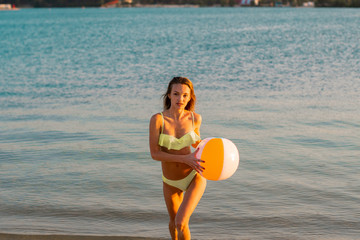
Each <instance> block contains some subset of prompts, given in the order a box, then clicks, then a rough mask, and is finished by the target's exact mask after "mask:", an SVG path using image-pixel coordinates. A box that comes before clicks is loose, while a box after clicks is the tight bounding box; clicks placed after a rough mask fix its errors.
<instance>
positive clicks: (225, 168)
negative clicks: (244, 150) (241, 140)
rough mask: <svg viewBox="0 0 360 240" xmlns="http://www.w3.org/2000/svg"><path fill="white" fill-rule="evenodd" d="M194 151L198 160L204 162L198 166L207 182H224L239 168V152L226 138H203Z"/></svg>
mask: <svg viewBox="0 0 360 240" xmlns="http://www.w3.org/2000/svg"><path fill="white" fill-rule="evenodd" d="M196 149H199V151H198V152H197V153H196V157H197V158H198V159H201V160H204V161H205V162H204V163H201V164H200V165H201V166H202V167H204V168H205V170H204V171H203V172H202V175H203V177H204V178H206V179H208V180H214V181H218V180H224V179H227V178H229V177H231V176H232V175H233V174H234V173H235V171H236V170H237V168H238V166H239V151H238V149H237V148H236V146H235V144H234V143H233V142H232V141H230V140H229V139H226V138H214V137H211V138H205V139H204V140H202V141H201V142H200V143H199V145H198V146H197V148H196Z"/></svg>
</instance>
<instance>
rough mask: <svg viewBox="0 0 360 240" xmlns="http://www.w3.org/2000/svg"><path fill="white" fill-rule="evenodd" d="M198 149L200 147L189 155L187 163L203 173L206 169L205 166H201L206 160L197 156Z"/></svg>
mask: <svg viewBox="0 0 360 240" xmlns="http://www.w3.org/2000/svg"><path fill="white" fill-rule="evenodd" d="M198 151H199V149H196V150H195V151H194V152H193V153H190V154H189V155H187V158H186V161H185V164H187V165H189V166H190V167H191V168H192V169H194V170H195V171H197V172H198V173H200V174H201V173H202V172H203V171H204V170H205V168H204V167H203V166H201V165H200V163H204V162H205V161H204V160H201V159H198V158H197V157H196V154H197V152H198Z"/></svg>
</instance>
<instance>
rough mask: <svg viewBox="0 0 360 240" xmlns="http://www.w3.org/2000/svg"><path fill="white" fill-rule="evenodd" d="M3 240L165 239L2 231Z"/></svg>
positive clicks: (0, 234) (157, 239)
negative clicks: (9, 232) (29, 233)
mask: <svg viewBox="0 0 360 240" xmlns="http://www.w3.org/2000/svg"><path fill="white" fill-rule="evenodd" d="M0 239H1V240H163V238H162V239H161V238H150V237H149V238H148V237H126V236H86V235H22V234H7V233H0Z"/></svg>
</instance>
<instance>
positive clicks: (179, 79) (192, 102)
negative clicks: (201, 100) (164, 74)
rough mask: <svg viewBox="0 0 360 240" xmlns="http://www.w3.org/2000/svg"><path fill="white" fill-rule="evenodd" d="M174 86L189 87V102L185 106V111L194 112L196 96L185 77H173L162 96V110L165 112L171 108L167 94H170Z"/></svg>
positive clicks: (191, 85)
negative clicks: (182, 85)
mask: <svg viewBox="0 0 360 240" xmlns="http://www.w3.org/2000/svg"><path fill="white" fill-rule="evenodd" d="M174 84H184V85H186V86H188V87H189V89H190V100H189V102H188V104H187V105H186V106H185V109H186V110H188V111H192V112H193V111H194V110H195V103H196V96H195V92H194V87H193V84H192V82H191V81H190V80H189V79H188V78H185V77H174V78H173V79H172V80H171V81H170V82H169V85H168V88H167V91H166V93H165V94H164V95H162V98H163V100H164V110H167V109H169V108H170V107H171V100H170V98H169V94H170V93H171V90H172V86H173V85H174Z"/></svg>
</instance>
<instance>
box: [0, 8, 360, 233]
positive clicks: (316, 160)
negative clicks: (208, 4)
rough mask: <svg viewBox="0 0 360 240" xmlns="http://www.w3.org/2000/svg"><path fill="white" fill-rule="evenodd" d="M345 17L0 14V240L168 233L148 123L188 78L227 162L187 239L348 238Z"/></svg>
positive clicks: (350, 48) (353, 122) (354, 107)
mask: <svg viewBox="0 0 360 240" xmlns="http://www.w3.org/2000/svg"><path fill="white" fill-rule="evenodd" d="M359 26H360V12H359V10H357V9H293V8H286V9H272V8H255V9H254V8H233V9H232V8H200V9H186V8H185V9H183V8H180V9H22V10H20V11H11V12H1V13H0V36H1V37H0V54H1V57H0V66H1V67H0V191H1V192H0V232H12V233H24V234H31V233H40V234H46V233H55V234H69V235H72V234H90V235H128V236H147V237H164V238H168V236H169V235H168V232H167V221H168V217H167V212H166V208H165V204H164V202H163V197H162V182H161V181H162V180H161V169H160V164H159V162H156V161H153V160H152V159H151V157H150V154H149V150H148V122H149V118H150V117H151V115H152V114H154V113H156V112H159V111H161V109H162V107H161V99H160V96H161V94H162V93H163V92H164V91H165V90H166V89H165V88H166V85H167V83H168V81H169V80H170V79H171V78H172V77H173V76H178V75H182V76H186V77H189V78H190V79H191V80H193V82H194V85H195V90H196V94H197V98H198V103H197V108H196V111H197V112H198V113H200V114H201V115H202V117H203V125H202V128H201V135H202V137H203V138H205V137H211V136H218V137H225V138H228V139H230V140H232V141H233V142H234V143H235V144H236V146H237V147H238V149H239V152H240V165H239V169H238V170H237V172H236V173H235V175H233V176H232V177H231V178H230V179H228V180H225V181H220V182H209V183H208V187H207V190H206V192H205V194H204V197H203V199H202V200H201V202H200V204H199V206H198V207H197V209H196V211H195V213H194V215H193V216H192V218H191V224H190V226H191V230H192V235H193V237H194V238H195V239H359V238H360V230H359V229H360V175H359V172H360V162H359V160H360V105H359V103H360V97H359V96H360V48H359V39H360V27H359Z"/></svg>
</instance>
